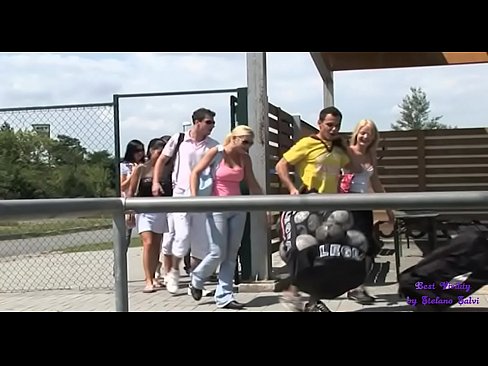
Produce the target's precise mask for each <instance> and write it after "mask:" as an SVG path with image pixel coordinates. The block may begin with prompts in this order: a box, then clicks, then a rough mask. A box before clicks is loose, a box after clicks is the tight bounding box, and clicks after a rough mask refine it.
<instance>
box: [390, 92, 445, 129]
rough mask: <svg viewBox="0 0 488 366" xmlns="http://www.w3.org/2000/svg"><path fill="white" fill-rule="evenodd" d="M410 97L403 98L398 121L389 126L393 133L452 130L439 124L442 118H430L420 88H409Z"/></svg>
mask: <svg viewBox="0 0 488 366" xmlns="http://www.w3.org/2000/svg"><path fill="white" fill-rule="evenodd" d="M410 93H411V94H410V95H407V96H405V98H403V101H402V103H401V104H400V105H398V107H399V108H400V109H401V111H400V119H398V120H397V121H396V122H395V123H393V124H392V125H391V128H392V129H393V130H395V131H407V130H437V129H444V128H452V127H451V126H448V125H445V124H443V123H440V122H439V121H440V119H441V118H442V116H438V117H433V118H430V116H429V115H430V102H429V101H428V100H427V95H426V94H425V92H424V91H423V90H422V88H414V87H411V88H410Z"/></svg>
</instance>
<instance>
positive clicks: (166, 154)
mask: <svg viewBox="0 0 488 366" xmlns="http://www.w3.org/2000/svg"><path fill="white" fill-rule="evenodd" d="M179 136H180V134H179V133H177V134H176V135H173V136H171V138H170V139H169V141H168V143H167V144H166V146H165V147H164V149H163V151H162V152H161V154H160V155H159V158H158V160H157V161H156V164H154V170H153V177H154V179H153V183H152V187H151V191H152V194H153V196H156V197H157V196H159V195H160V194H161V193H163V194H164V190H163V187H161V184H160V183H159V182H160V181H161V177H162V176H163V172H164V169H165V168H166V163H167V162H168V160H169V159H171V157H172V156H173V155H174V154H175V150H176V146H177V145H178V138H179Z"/></svg>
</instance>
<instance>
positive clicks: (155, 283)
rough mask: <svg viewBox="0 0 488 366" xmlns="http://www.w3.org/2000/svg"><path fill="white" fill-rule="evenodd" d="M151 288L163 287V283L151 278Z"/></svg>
mask: <svg viewBox="0 0 488 366" xmlns="http://www.w3.org/2000/svg"><path fill="white" fill-rule="evenodd" d="M152 285H153V288H155V289H160V288H163V287H164V284H163V283H161V282H159V281H158V280H153V284H152Z"/></svg>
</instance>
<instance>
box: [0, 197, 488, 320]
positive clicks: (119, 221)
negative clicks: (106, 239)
mask: <svg viewBox="0 0 488 366" xmlns="http://www.w3.org/2000/svg"><path fill="white" fill-rule="evenodd" d="M433 207H434V208H443V209H455V208H466V209H467V208H488V191H482V192H481V191H480V192H456V194H453V193H452V192H432V193H430V192H416V193H367V194H350V195H339V194H330V195H328V194H321V195H301V196H299V195H297V196H287V195H270V196H234V197H197V198H194V197H191V198H190V197H186V198H171V197H161V198H159V197H158V198H98V199H90V198H86V199H82V198H80V199H54V200H4V201H0V221H1V220H11V219H37V218H45V217H46V216H47V217H60V216H69V215H72V216H77V215H87V214H109V215H112V217H113V226H114V231H113V244H114V246H113V250H114V261H115V268H114V275H115V309H116V311H128V310H129V300H128V283H127V256H126V251H125V245H126V238H125V220H124V213H125V211H127V210H133V211H136V212H158V211H162V212H207V211H235V210H237V211H249V210H251V211H268V210H301V209H306V210H310V209H321V210H337V209H345V210H364V209H386V208H391V209H403V210H407V209H410V210H423V209H432V208H433ZM251 245H252V246H256V245H262V243H251Z"/></svg>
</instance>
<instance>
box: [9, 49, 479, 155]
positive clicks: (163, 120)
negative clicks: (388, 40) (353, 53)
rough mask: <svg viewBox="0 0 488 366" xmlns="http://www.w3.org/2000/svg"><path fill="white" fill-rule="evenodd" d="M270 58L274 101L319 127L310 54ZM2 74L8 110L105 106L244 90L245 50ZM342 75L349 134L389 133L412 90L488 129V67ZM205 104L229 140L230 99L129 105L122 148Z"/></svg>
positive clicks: (84, 61) (438, 111) (25, 63)
mask: <svg viewBox="0 0 488 366" xmlns="http://www.w3.org/2000/svg"><path fill="white" fill-rule="evenodd" d="M267 62H268V95H269V100H270V102H271V103H273V104H275V105H277V106H279V107H281V108H282V109H284V110H285V111H287V112H289V113H292V114H300V115H301V116H302V119H304V120H305V121H307V122H309V123H311V124H315V123H316V120H317V115H318V112H319V111H320V109H321V108H322V107H323V95H322V81H321V78H320V76H319V73H318V71H317V70H316V68H315V65H314V63H313V61H312V59H311V57H310V55H309V53H268V54H267ZM0 77H1V80H2V83H1V85H0V108H6V107H21V106H34V105H50V104H56V105H57V104H78V103H100V102H110V101H111V100H112V95H113V94H114V93H145V92H163V91H165V92H166V91H181V90H201V89H227V88H237V87H243V86H246V59H245V53H231V54H223V53H204V54H198V53H98V54H94V53H91V54H90V53H22V54H19V53H15V54H14V53H1V54H0ZM334 79H335V104H336V106H337V107H338V108H339V109H341V110H342V112H343V114H344V121H343V122H344V123H343V130H344V131H350V130H351V129H352V127H353V126H354V125H355V123H356V122H358V121H359V120H360V119H362V118H370V119H372V120H374V121H375V122H376V123H377V125H378V127H379V128H380V130H389V129H390V124H391V123H392V122H394V121H395V120H396V119H397V118H398V116H399V110H398V107H397V106H398V104H400V103H401V101H402V99H403V97H404V96H405V95H406V94H407V93H408V92H409V88H410V87H411V86H414V87H421V88H422V89H423V90H424V91H425V92H426V93H427V97H428V99H429V100H430V102H431V111H432V112H431V115H432V116H439V115H442V116H443V118H442V119H441V122H443V123H446V124H451V125H456V126H458V127H485V126H486V125H487V121H488V103H486V100H487V96H488V64H480V65H463V66H447V67H426V68H409V69H390V70H367V71H346V72H337V73H335V74H334ZM202 106H204V107H207V108H210V109H213V110H215V111H216V112H217V117H216V120H217V125H216V129H215V133H214V137H216V138H217V139H219V140H221V139H222V138H223V137H224V135H225V134H226V133H227V132H228V129H229V123H230V122H229V117H230V112H229V95H208V96H191V97H188V96H186V97H160V98H144V99H133V100H127V99H124V100H122V103H121V142H122V149H124V147H125V144H126V143H127V142H128V141H129V140H130V139H132V138H137V139H140V140H141V141H143V142H144V143H145V144H147V142H148V141H149V140H150V139H151V138H153V137H156V136H161V135H164V134H172V133H175V132H178V131H180V130H181V128H182V123H183V122H185V121H188V120H189V119H190V116H191V114H192V111H193V110H195V109H197V108H199V107H202ZM108 127H110V126H107V128H108ZM74 131H78V132H76V133H77V134H78V135H77V136H74V137H78V138H80V140H82V142H83V140H86V139H93V138H94V136H96V137H97V139H98V140H99V144H100V147H101V148H102V147H103V148H106V149H108V150H112V149H111V147H112V146H111V145H112V141H111V139H110V136H106V137H104V138H100V136H98V135H99V133H98V131H97V127H96V126H92V125H90V126H89V128H88V127H87V128H85V130H83V127H82V126H80V127H79V128H78V127H77V128H75V129H74ZM98 140H97V141H98Z"/></svg>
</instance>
